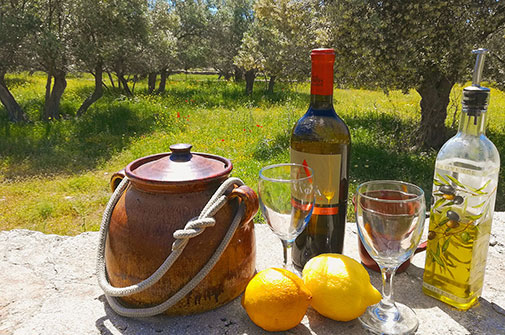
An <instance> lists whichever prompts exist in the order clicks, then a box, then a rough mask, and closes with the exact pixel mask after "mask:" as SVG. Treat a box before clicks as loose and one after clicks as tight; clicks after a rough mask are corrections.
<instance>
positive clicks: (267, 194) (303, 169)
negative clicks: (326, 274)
mask: <svg viewBox="0 0 505 335" xmlns="http://www.w3.org/2000/svg"><path fill="white" fill-rule="evenodd" d="M312 180H313V172H312V169H311V168H310V167H308V166H305V165H301V164H295V163H286V164H276V165H269V166H266V167H264V168H263V169H261V170H260V173H259V185H258V193H259V200H260V207H261V212H262V213H263V216H264V217H265V220H266V221H267V223H268V225H269V226H270V228H271V229H272V231H273V232H274V233H275V234H276V235H277V236H278V237H279V238H280V240H281V242H282V246H283V248H284V268H285V269H287V270H289V271H291V272H294V273H298V272H297V271H296V270H295V268H294V267H293V263H292V261H291V250H289V249H290V248H291V246H292V245H293V242H294V240H295V238H296V237H297V236H298V235H300V233H301V232H302V230H303V229H304V228H305V226H306V225H307V223H308V222H309V219H310V216H311V214H312V209H313V207H314V186H313V184H312Z"/></svg>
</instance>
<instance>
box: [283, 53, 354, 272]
mask: <svg viewBox="0 0 505 335" xmlns="http://www.w3.org/2000/svg"><path fill="white" fill-rule="evenodd" d="M311 59H312V76H311V85H310V106H309V108H308V110H307V112H306V113H305V114H304V115H303V116H302V117H301V118H300V120H298V122H297V123H296V124H295V126H294V128H293V131H292V134H291V162H293V163H299V164H305V165H308V166H310V167H311V168H312V169H313V171H314V184H315V186H316V199H315V205H314V210H313V212H312V216H311V218H310V221H309V222H308V224H307V226H306V227H305V229H304V230H303V232H302V233H301V234H300V235H299V236H298V237H297V238H296V240H295V243H294V245H293V251H292V255H293V263H294V265H295V267H297V268H298V269H302V268H303V266H304V265H305V263H306V262H307V261H308V260H309V259H310V258H312V257H314V256H317V255H319V254H322V253H328V252H333V253H342V249H343V243H344V234H345V220H346V212H347V194H348V188H349V185H348V175H349V154H350V150H351V136H350V133H349V129H348V128H347V125H346V124H345V122H344V121H343V120H342V119H341V118H340V117H339V116H338V115H337V114H336V113H335V109H334V108H333V63H334V61H335V52H334V50H333V49H314V50H312V52H311Z"/></svg>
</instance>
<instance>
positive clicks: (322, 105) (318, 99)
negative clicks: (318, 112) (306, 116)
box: [310, 94, 333, 109]
mask: <svg viewBox="0 0 505 335" xmlns="http://www.w3.org/2000/svg"><path fill="white" fill-rule="evenodd" d="M332 107H333V95H319V94H311V95H310V108H312V109H331V108H332Z"/></svg>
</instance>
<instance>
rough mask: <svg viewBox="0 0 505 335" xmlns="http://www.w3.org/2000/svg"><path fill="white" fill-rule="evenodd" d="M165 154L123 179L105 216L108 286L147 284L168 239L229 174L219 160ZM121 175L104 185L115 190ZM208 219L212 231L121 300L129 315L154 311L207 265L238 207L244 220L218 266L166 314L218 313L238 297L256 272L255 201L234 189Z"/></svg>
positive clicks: (140, 163) (179, 150)
mask: <svg viewBox="0 0 505 335" xmlns="http://www.w3.org/2000/svg"><path fill="white" fill-rule="evenodd" d="M170 149H171V150H172V153H162V154H157V155H152V156H148V157H143V158H140V159H137V160H135V161H134V162H132V163H130V164H129V165H128V166H127V167H126V169H125V170H124V173H125V174H126V176H127V177H128V179H129V180H130V185H129V186H128V188H127V190H126V191H125V192H124V193H123V194H122V195H121V198H120V199H119V201H118V203H117V205H116V207H115V208H114V211H113V213H112V217H111V222H110V228H109V233H108V237H107V241H106V250H105V262H106V268H107V274H108V277H109V281H110V283H111V284H112V285H113V286H115V287H125V286H129V285H133V284H136V283H139V282H140V281H142V280H143V279H145V278H147V277H149V276H150V275H151V274H152V273H153V272H154V271H156V270H157V269H158V267H159V266H160V265H161V264H162V263H163V261H164V260H165V259H166V258H167V256H168V255H169V254H170V252H171V246H172V243H173V242H174V241H175V239H174V238H173V233H174V231H175V230H177V229H182V228H184V226H185V225H186V223H187V222H188V220H190V219H192V218H194V217H197V216H198V215H199V214H200V212H201V210H202V209H203V207H204V206H205V205H206V203H207V202H208V200H209V199H210V198H211V196H212V195H213V194H214V192H215V191H216V190H217V189H218V187H219V186H220V184H221V183H222V182H223V181H224V180H226V179H227V178H228V175H229V174H230V172H231V170H232V164H231V162H230V161H229V160H228V159H226V158H223V157H219V156H214V155H210V154H203V153H191V152H190V149H191V146H190V145H185V144H178V145H173V146H171V147H170ZM121 177H122V172H119V173H118V174H115V175H114V176H113V177H112V179H111V186H113V187H115V186H117V185H118V183H119V181H120V179H121ZM227 197H228V201H227V203H226V204H225V205H224V207H223V208H221V209H220V210H219V211H218V212H217V213H216V215H215V216H214V218H215V219H216V225H215V226H214V227H208V228H206V229H205V231H204V232H203V233H202V234H200V235H198V236H196V237H194V238H192V239H190V241H189V243H188V244H187V246H186V248H185V249H184V251H183V253H182V254H181V255H180V257H179V258H178V259H177V261H176V262H175V263H174V264H173V266H172V267H171V268H170V269H169V271H168V272H167V273H166V274H165V275H164V276H163V277H162V278H161V280H160V281H159V282H158V283H156V284H155V285H154V286H152V287H150V288H148V289H147V290H145V291H143V292H140V293H137V294H134V295H132V296H129V297H124V298H121V299H122V301H123V302H124V304H125V305H126V306H128V307H147V306H152V305H157V304H160V303H162V302H164V301H165V300H167V299H168V298H169V297H171V296H172V295H173V294H174V293H176V292H177V291H179V290H180V288H181V287H182V286H184V285H185V284H186V283H187V282H188V281H189V280H191V279H192V278H193V277H194V276H195V275H196V274H197V272H198V271H200V269H201V268H202V267H203V266H204V265H205V264H206V263H207V261H208V259H209V258H210V257H211V256H212V254H213V253H214V251H215V249H216V248H217V247H218V245H219V243H220V242H221V240H222V239H223V236H224V235H225V233H226V232H227V230H228V227H229V226H230V224H231V222H232V220H233V218H234V216H235V214H236V212H237V210H238V207H239V205H240V204H245V208H246V209H245V214H244V217H243V219H242V221H241V223H240V225H239V227H238V229H237V231H236V232H235V234H234V236H233V238H232V239H231V242H230V244H229V245H228V247H227V248H226V249H225V251H224V253H223V254H222V256H221V258H220V259H219V261H218V262H217V263H216V265H215V266H214V268H213V269H212V270H211V271H210V273H209V274H208V275H207V276H206V277H205V278H204V279H203V280H202V281H201V282H200V284H199V285H198V286H197V287H196V288H194V289H193V290H192V291H191V292H190V293H188V294H187V295H186V296H185V297H184V298H183V299H182V300H180V301H179V302H178V303H177V304H175V305H174V306H173V307H171V308H170V309H169V310H167V311H166V314H169V315H175V314H179V315H181V314H192V313H198V312H203V311H207V310H210V309H213V308H216V307H218V306H220V305H223V304H225V303H227V302H229V301H230V300H232V299H234V298H236V297H237V296H239V295H240V294H241V293H242V292H243V291H244V289H245V287H246V285H247V283H248V282H249V280H250V279H251V278H252V276H253V275H254V272H255V259H256V247H255V238H254V224H253V222H252V218H253V216H254V215H255V214H256V212H257V210H258V198H257V196H256V193H255V192H254V191H253V190H252V189H251V188H249V187H248V186H240V187H235V188H234V189H233V190H230V191H229V194H228V195H227Z"/></svg>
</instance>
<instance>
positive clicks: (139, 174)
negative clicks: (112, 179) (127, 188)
mask: <svg viewBox="0 0 505 335" xmlns="http://www.w3.org/2000/svg"><path fill="white" fill-rule="evenodd" d="M191 148H192V145H191V144H184V143H180V144H173V145H171V146H170V150H171V151H172V152H171V153H162V154H156V155H151V156H146V157H142V158H139V159H137V160H135V161H133V162H131V163H130V164H128V166H127V167H126V169H125V170H126V171H125V172H126V175H127V176H128V178H129V179H132V180H134V181H135V180H136V181H140V182H144V183H149V184H153V183H154V184H163V185H166V184H184V183H192V182H204V181H209V180H212V179H216V178H220V177H223V176H226V175H228V174H229V173H230V172H231V170H232V169H233V166H232V164H231V161H230V160H228V159H226V158H224V157H220V156H215V155H210V154H205V153H193V152H191Z"/></svg>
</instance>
